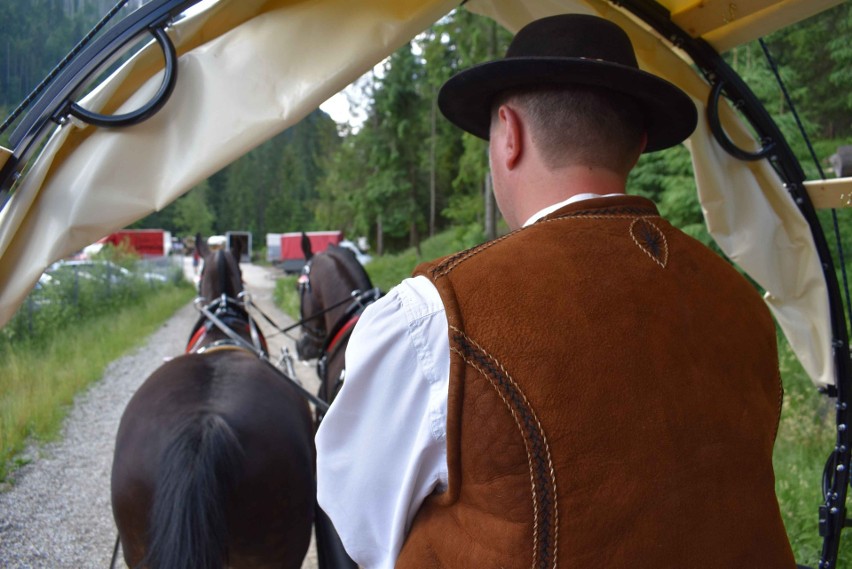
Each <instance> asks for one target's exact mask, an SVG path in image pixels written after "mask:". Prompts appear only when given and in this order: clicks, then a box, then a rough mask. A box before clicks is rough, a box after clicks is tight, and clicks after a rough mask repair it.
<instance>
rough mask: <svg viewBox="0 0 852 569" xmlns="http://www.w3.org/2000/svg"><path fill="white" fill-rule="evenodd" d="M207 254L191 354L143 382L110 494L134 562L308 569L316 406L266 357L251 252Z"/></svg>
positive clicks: (126, 421) (119, 442) (124, 423)
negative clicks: (252, 309)
mask: <svg viewBox="0 0 852 569" xmlns="http://www.w3.org/2000/svg"><path fill="white" fill-rule="evenodd" d="M196 247H197V250H198V251H199V253H200V254H201V256H202V258H203V260H204V265H203V269H202V272H201V277H200V283H199V290H200V296H201V298H200V299H199V300H197V304H198V303H200V302H206V303H208V304H207V305H206V306H205V308H204V309H202V316H201V317H200V318H199V321H198V323H197V324H196V326H195V327H194V328H193V330H192V333H191V334H190V341H189V344H188V346H187V353H186V354H184V355H181V356H178V357H176V358H174V359H172V360H170V361H168V362H166V363H165V364H163V365H162V366H161V367H160V368H158V369H157V370H156V371H155V372H154V373H153V374H152V375H151V376H150V377H149V378H148V379H147V380H146V381H145V382H144V383H143V384H142V386H141V387H140V388H139V390H138V391H137V392H136V393H135V394H134V395H133V397H132V399H131V400H130V402H129V403H128V405H127V407H126V409H125V410H124V413H123V415H122V418H121V422H120V425H119V429H118V434H117V437H116V443H115V454H114V460H113V466H112V481H111V492H112V507H113V516H114V518H115V522H116V526H117V527H118V531H119V539H120V542H121V545H122V548H123V551H124V559H125V561H126V562H127V564H128V566H130V567H133V568H136V567H147V568H149V569H158V568H160V569H163V568H181V569H183V568H186V567H194V568H199V569H213V568H222V567H230V568H233V569H237V568H240V569H266V568H272V567H275V568H292V569H297V568H299V567H301V564H302V561H303V559H304V557H305V555H306V553H307V550H308V547H309V545H310V537H311V529H312V525H313V521H314V515H315V500H316V490H315V472H314V464H315V454H316V451H315V448H314V444H313V434H314V428H313V420H312V416H311V413H310V408H309V407H308V404H307V402H306V401H305V399H304V398H303V397H302V396H301V395H300V394H299V393H298V392H297V390H296V389H295V388H294V387H293V386H292V385H291V384H289V383H288V382H287V381H285V380H283V379H282V378H281V376H280V375H279V374H278V373H277V372H276V370H275V368H274V367H273V366H272V365H270V364H269V363H268V361H266V360H263V359H261V358H260V357H258V355H257V354H258V353H263V352H264V351H265V341H264V340H263V338H262V334H260V333H259V332H258V330H257V327H256V326H255V324H254V321H253V320H252V319H251V318H250V317H249V315H248V313H247V312H246V310H245V308H244V304H243V303H242V302H241V301H240V300H239V298H240V294H241V292H242V291H243V285H242V276H241V272H240V267H239V258H240V253H241V252H240V251H238V250H236V251H234V250H232V251H230V252H228V251H225V250H219V251H211V250H210V248H208V246H207V244H206V243H205V242H204V241H203V240H202V239H201V238H200V236H197V238H196ZM202 299H203V300H202ZM216 321H218V322H219V323H220V324H224V325H225V327H226V328H227V329H229V331H230V335H229V334H228V333H227V332H225V331H223V330H222V329H220V328H219V326H218V325H216ZM234 335H236V336H237V337H238V338H239V339H240V341H235V339H234V338H233V336H234ZM246 345H249V346H254V347H255V348H256V349H257V350H260V352H253V351H250V350H248V349H247V348H246Z"/></svg>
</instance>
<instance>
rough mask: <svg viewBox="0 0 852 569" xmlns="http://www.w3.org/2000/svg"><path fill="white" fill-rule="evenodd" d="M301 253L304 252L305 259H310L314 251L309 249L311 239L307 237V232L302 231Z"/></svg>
mask: <svg viewBox="0 0 852 569" xmlns="http://www.w3.org/2000/svg"><path fill="white" fill-rule="evenodd" d="M302 253H304V254H305V260H306V261H310V260H311V257H313V256H314V252H313V251H311V240H310V239H309V238H308V234H307V233H305V232H304V231H302Z"/></svg>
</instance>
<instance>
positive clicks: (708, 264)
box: [397, 196, 795, 569]
mask: <svg viewBox="0 0 852 569" xmlns="http://www.w3.org/2000/svg"><path fill="white" fill-rule="evenodd" d="M416 272H417V273H418V274H423V275H426V276H427V277H428V278H430V279H431V280H432V281H433V282H434V283H435V285H436V286H437V288H438V290H439V292H440V294H441V298H442V299H443V302H444V305H445V307H446V309H447V318H448V321H449V326H450V330H449V336H450V350H451V362H450V387H449V399H448V415H447V461H448V467H449V488H448V490H447V491H446V492H445V493H443V494H440V495H437V494H436V495H433V496H431V497H429V498H428V499H427V500H426V502H425V503H424V504H423V506H422V507H421V509H420V511H419V512H418V514H417V516H416V518H415V521H414V523H413V525H412V528H411V531H410V533H409V536H408V538H407V540H406V542H405V544H404V546H403V549H402V552H401V554H400V557H399V560H398V563H397V567H403V568H407V567H416V568H424V567H425V568H433V567H434V568H438V567H444V568H459V569H462V568H464V569H470V568H492V567H494V568H496V567H500V568H518V569H529V568H530V567H532V568H534V569H535V568H542V569H544V568H555V567H563V568H575V567H576V568H582V569H586V568H589V567H600V568H604V569H621V568H625V569H626V568H631V569H636V568H640V569H641V568H645V567H647V568H654V569H660V568H677V569H683V568H692V567H694V568H702V569H704V568H712V569H720V568H724V569H729V568H730V569H733V568H741V567H749V568H767V569H770V568H771V569H786V568H794V567H795V563H794V561H793V556H792V553H791V550H790V546H789V542H788V539H787V536H786V533H785V530H784V526H783V523H782V521H781V516H780V513H779V509H778V503H777V500H776V497H775V489H774V473H773V470H772V448H773V444H774V439H775V434H776V429H777V425H778V420H779V414H780V408H781V397H782V388H781V384H780V379H779V374H778V365H777V355H776V344H775V328H774V325H773V322H772V319H771V316H770V315H769V312H768V310H767V308H766V306H765V305H764V303H763V301H762V300H761V298H760V296H759V295H758V294H757V292H756V291H755V290H754V289H753V288H752V287H751V285H749V284H748V282H747V281H746V280H745V279H744V278H742V277H741V276H740V275H739V274H738V273H737V272H736V271H735V270H734V269H733V268H731V266H730V265H729V264H728V263H726V262H725V261H723V260H722V259H720V258H719V257H718V256H717V255H716V254H714V253H713V252H711V251H710V250H708V249H707V248H706V247H704V246H703V245H701V244H700V243H698V242H697V241H695V240H693V239H692V238H690V237H688V236H686V235H685V234H683V233H682V232H680V231H679V230H677V229H675V228H674V227H672V226H671V225H670V224H669V223H668V222H666V221H665V220H663V219H662V218H660V217H659V215H658V213H657V210H656V208H655V207H654V205H653V204H652V203H651V202H649V201H647V200H645V199H643V198H639V197H634V196H625V197H619V198H605V199H594V200H589V201H584V202H581V203H577V204H572V205H569V206H567V207H565V208H563V209H561V210H559V211H557V212H555V213H554V214H551V215H549V216H548V217H546V218H545V219H544V220H542V221H539V222H538V223H536V224H534V225H532V226H530V227H527V228H524V229H521V230H518V231H516V232H513V233H511V234H510V235H508V236H506V237H504V238H501V239H497V240H495V241H492V242H489V243H486V244H484V245H481V246H479V247H476V248H474V249H471V250H468V251H465V252H462V253H459V254H456V255H453V256H450V257H447V258H445V259H442V260H439V261H436V262H433V263H430V264H425V265H421V266H420V267H419V268H418V270H417V271H416Z"/></svg>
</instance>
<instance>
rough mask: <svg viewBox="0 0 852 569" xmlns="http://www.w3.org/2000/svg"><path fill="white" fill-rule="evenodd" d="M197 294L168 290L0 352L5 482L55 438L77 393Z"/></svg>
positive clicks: (0, 477) (0, 470)
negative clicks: (28, 454)
mask: <svg viewBox="0 0 852 569" xmlns="http://www.w3.org/2000/svg"><path fill="white" fill-rule="evenodd" d="M194 294H195V291H194V289H193V287H192V286H191V285H190V284H189V283H186V284H182V285H178V286H169V287H164V288H162V289H161V290H160V291H158V292H157V293H155V294H150V295H148V296H146V297H145V299H144V300H143V301H142V302H139V303H136V304H133V305H129V306H127V307H125V308H122V309H120V310H117V311H115V312H114V313H111V314H102V315H99V316H96V317H93V318H91V319H86V320H83V321H81V322H77V323H75V324H73V325H71V326H68V327H66V328H65V329H63V330H59V331H57V333H55V334H54V335H52V336H51V337H49V338H45V339H41V340H40V341H37V342H36V341H21V342H16V343H15V345H14V346H13V347H12V349H6V350H3V351H2V352H0V482H3V481H5V480H6V479H7V478H8V476H9V474H10V473H11V472H12V471H13V470H14V469H15V468H16V467H18V466H21V464H22V463H23V462H25V461H26V459H24V458H21V457H19V456H18V455H19V453H21V451H23V450H24V448H25V447H26V445H27V444H28V443H29V442H30V441H38V442H46V441H50V440H53V439H55V438H56V436H57V435H58V434H59V431H60V428H61V426H62V421H63V419H64V418H65V416H66V415H67V413H68V411H69V409H70V405H71V404H72V403H73V401H74V397H75V395H76V394H77V393H79V392H80V391H82V390H83V389H85V388H86V387H88V386H89V385H90V384H91V383H92V382H94V381H97V380H98V379H100V378H101V377H102V376H103V373H104V370H105V369H106V366H107V365H108V364H109V363H110V362H112V361H113V360H115V359H116V358H118V357H120V356H121V355H122V354H124V353H125V352H127V351H128V350H129V349H131V348H133V347H135V346H138V345H140V344H141V343H143V342H144V340H145V339H146V338H147V336H148V335H150V334H151V333H152V332H153V331H154V330H156V328H157V327H158V326H160V324H162V323H163V321H164V320H166V319H167V318H169V317H170V316H171V315H172V314H174V312H175V311H176V310H177V309H178V308H180V307H181V306H184V305H185V304H186V303H188V302H189V301H190V300H191V299H192V297H193V296H194Z"/></svg>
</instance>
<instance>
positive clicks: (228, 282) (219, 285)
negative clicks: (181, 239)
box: [195, 234, 243, 301]
mask: <svg viewBox="0 0 852 569" xmlns="http://www.w3.org/2000/svg"><path fill="white" fill-rule="evenodd" d="M195 247H196V250H197V251H198V253H199V255H201V257H202V258H203V259H204V268H203V269H202V271H201V280H200V282H199V285H198V290H199V294H200V295H201V296H202V297H204V298H206V299H207V300H208V301H212V300H214V299H216V298H219V297H221V296H222V295H223V294H224V295H225V296H226V297H229V298H232V299H236V298H237V297H238V296H239V294H240V293H241V292H242V291H243V278H242V272H241V270H240V263H239V259H240V255H241V254H242V251H241V250H240V249H241V244H240V242H239V241H237V242H235V243H234V246H233V247H232V248H231V250H230V251H228V250H225V249H224V248H217V249H216V250H212V249H211V248H210V246H208V244H207V242H206V241H205V240H204V239H202V237H201V234H198V235H196V236H195Z"/></svg>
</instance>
